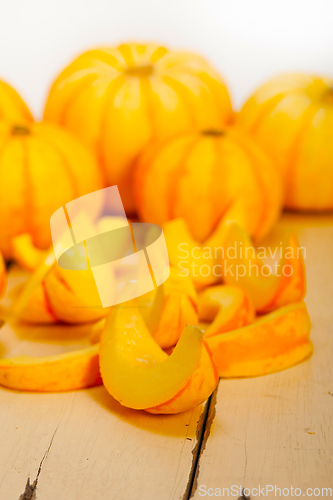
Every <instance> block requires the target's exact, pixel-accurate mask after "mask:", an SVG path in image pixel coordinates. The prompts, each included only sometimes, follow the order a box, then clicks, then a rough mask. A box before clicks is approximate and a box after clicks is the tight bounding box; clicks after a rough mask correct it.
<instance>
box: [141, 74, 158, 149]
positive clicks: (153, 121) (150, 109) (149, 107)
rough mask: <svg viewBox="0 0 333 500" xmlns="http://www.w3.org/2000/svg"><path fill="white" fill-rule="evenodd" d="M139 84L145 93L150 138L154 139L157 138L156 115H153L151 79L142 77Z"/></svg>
mask: <svg viewBox="0 0 333 500" xmlns="http://www.w3.org/2000/svg"><path fill="white" fill-rule="evenodd" d="M140 83H141V85H142V86H143V89H144V92H145V94H146V101H147V115H148V121H149V124H150V129H151V134H150V140H151V141H153V140H156V138H157V135H158V134H157V126H156V116H155V108H154V105H153V99H152V93H153V87H152V84H151V81H150V80H149V78H143V79H141V82H140Z"/></svg>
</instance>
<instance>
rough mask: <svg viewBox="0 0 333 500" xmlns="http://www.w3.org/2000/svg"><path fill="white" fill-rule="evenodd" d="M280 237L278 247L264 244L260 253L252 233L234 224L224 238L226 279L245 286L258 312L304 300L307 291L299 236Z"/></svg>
mask: <svg viewBox="0 0 333 500" xmlns="http://www.w3.org/2000/svg"><path fill="white" fill-rule="evenodd" d="M281 239H282V241H281V242H279V245H278V246H276V247H264V246H263V247H260V252H259V249H258V250H257V249H256V248H254V246H253V244H252V242H251V240H250V237H249V235H248V234H247V233H246V232H245V231H244V230H243V229H242V228H241V227H239V226H238V225H236V224H234V225H233V226H232V227H231V228H230V231H229V234H228V236H227V238H226V240H225V255H224V271H225V276H224V281H225V283H226V284H228V285H236V286H240V287H242V288H244V290H246V292H247V293H248V294H249V296H250V297H251V299H252V301H253V303H254V306H255V308H256V310H257V311H259V312H268V311H272V310H274V309H276V308H278V307H280V306H283V305H286V304H288V303H291V302H297V301H299V300H302V299H303V298H304V296H305V293H306V277H305V267H304V261H303V256H302V252H301V249H300V247H299V243H298V241H297V238H296V236H295V235H293V234H289V233H287V232H286V233H284V234H283V235H282V238H281ZM261 254H262V255H263V256H265V258H261ZM271 256H274V259H272V258H270V257H271Z"/></svg>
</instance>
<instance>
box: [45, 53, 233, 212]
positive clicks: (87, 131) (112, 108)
mask: <svg viewBox="0 0 333 500" xmlns="http://www.w3.org/2000/svg"><path fill="white" fill-rule="evenodd" d="M231 115H232V109H231V104H230V99H229V95H228V92H227V89H226V87H225V84H224V82H223V80H222V79H221V78H220V76H219V75H218V74H217V73H216V72H215V71H214V70H213V69H212V68H211V67H210V66H209V64H208V63H207V62H206V61H205V60H204V59H202V58H201V57H199V56H198V55H195V54H191V53H187V52H176V51H170V52H169V51H168V50H167V49H166V48H165V47H160V46H158V45H153V44H148V45H141V44H136V43H130V44H123V45H119V46H118V47H108V48H102V49H96V50H91V51H89V52H86V53H84V54H82V55H81V56H80V57H78V58H77V59H76V60H75V61H74V62H72V64H70V65H69V66H68V67H67V68H66V69H65V70H64V71H63V72H62V73H61V74H60V76H59V77H58V78H57V80H56V81H55V82H54V84H53V87H52V89H51V91H50V95H49V97H48V100H47V103H46V107H45V113H44V119H45V120H47V121H52V122H56V123H58V124H60V125H63V126H65V127H66V128H68V129H69V130H71V131H72V132H73V133H75V134H76V135H77V136H78V137H80V138H81V139H82V140H83V141H85V143H86V144H88V145H89V146H92V147H94V148H95V150H96V152H97V155H98V157H99V160H100V163H101V168H102V170H103V172H104V173H105V175H106V179H107V181H108V183H109V184H111V185H113V184H117V185H118V187H119V190H120V194H121V197H122V200H123V203H124V206H125V209H126V211H127V212H128V213H130V212H133V211H134V203H133V197H132V193H131V188H130V178H131V173H132V167H133V163H134V162H135V160H136V159H137V157H138V155H139V154H140V153H141V151H142V150H143V148H144V147H145V146H146V145H147V144H148V143H149V142H150V141H151V140H152V139H156V138H158V139H164V138H166V137H170V136H171V135H175V134H177V133H181V132H184V131H187V130H194V129H202V128H208V127H209V128H213V127H219V126H221V125H223V124H224V123H227V122H229V121H230V119H231Z"/></svg>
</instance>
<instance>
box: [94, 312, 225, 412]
mask: <svg viewBox="0 0 333 500" xmlns="http://www.w3.org/2000/svg"><path fill="white" fill-rule="evenodd" d="M205 349H207V347H205V346H204V334H203V331H202V330H201V329H200V328H199V327H196V326H187V327H186V328H185V329H184V331H183V333H182V335H181V337H180V339H179V342H178V344H177V346H176V348H175V349H174V351H173V352H172V354H171V356H168V355H167V354H166V353H165V352H164V351H163V350H162V349H161V348H160V347H159V345H158V344H157V342H155V340H154V339H153V338H152V336H151V335H150V333H149V331H148V329H147V327H146V324H145V322H144V320H143V318H142V316H141V314H140V312H139V309H138V308H137V307H136V304H135V303H134V302H127V303H125V304H123V305H122V306H120V307H115V308H114V309H113V310H112V311H111V313H110V316H109V317H108V319H107V322H106V325H105V329H104V331H103V334H102V339H101V343H100V369H101V375H102V379H103V382H104V385H105V387H106V389H107V390H108V392H109V393H110V394H111V395H112V396H113V397H114V398H115V399H116V400H117V401H119V402H120V403H121V404H122V405H124V406H128V407H130V408H135V409H152V411H153V407H155V411H156V412H158V411H159V410H158V409H157V408H156V407H158V406H160V405H164V412H168V411H167V410H168V408H166V407H165V405H166V403H167V402H171V401H173V402H175V399H176V397H177V395H178V396H179V395H180V393H181V392H182V398H181V404H178V406H177V404H176V405H175V406H173V407H172V408H171V407H170V408H169V410H170V412H171V413H177V412H179V411H184V409H189V408H191V407H192V406H193V405H194V403H193V392H195V391H196V393H197V394H196V396H197V397H196V403H195V404H198V402H202V401H204V400H205V399H207V398H208V397H209V395H210V394H211V392H212V391H213V390H214V388H215V386H216V384H217V376H216V375H215V376H213V377H211V376H210V374H208V376H209V380H211V381H210V382H209V383H208V382H207V384H205V385H202V386H200V385H198V386H197V387H196V389H195V391H194V390H193V387H192V386H191V391H190V395H187V392H186V387H190V385H191V384H190V379H191V377H192V376H193V375H194V373H195V371H196V370H197V368H198V367H199V365H200V360H201V357H202V355H203V350H205ZM211 364H213V361H212V360H211ZM213 371H214V369H213ZM199 379H200V381H201V378H200V377H199V378H198V380H199ZM187 398H188V401H187Z"/></svg>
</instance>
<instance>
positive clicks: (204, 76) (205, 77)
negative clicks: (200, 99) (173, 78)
mask: <svg viewBox="0 0 333 500" xmlns="http://www.w3.org/2000/svg"><path fill="white" fill-rule="evenodd" d="M210 70H211V68H209V67H207V69H206V68H205V71H203V70H202V71H201V73H199V74H198V73H196V72H195V71H194V69H193V68H191V67H186V68H185V69H184V73H187V74H188V75H190V76H192V77H194V78H198V79H199V80H200V81H201V82H202V83H204V84H205V85H206V87H207V89H208V91H209V94H212V96H213V98H214V100H215V102H216V108H217V109H219V110H220V108H222V105H221V103H220V99H219V96H218V92H216V88H215V86H214V84H212V83H211V81H210V80H213V81H214V78H213V77H212V76H211V75H210V73H211V72H212V71H210ZM219 79H220V76H219V75H218V74H216V77H215V82H216V83H218V84H219V85H221V87H222V88H224V94H225V98H227V100H228V104H229V110H227V107H226V106H225V104H224V105H223V106H225V109H226V110H227V111H228V114H229V115H230V116H229V118H228V120H227V121H225V120H223V117H222V116H221V117H220V118H221V123H220V125H221V127H222V126H223V125H226V124H229V123H230V122H231V121H232V106H231V99H230V96H229V94H228V90H227V88H226V87H225V85H223V84H222V82H220V80H219ZM220 111H221V110H220Z"/></svg>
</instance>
